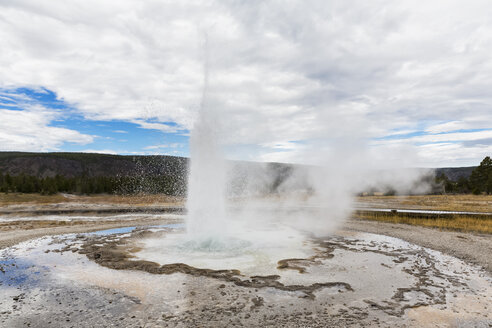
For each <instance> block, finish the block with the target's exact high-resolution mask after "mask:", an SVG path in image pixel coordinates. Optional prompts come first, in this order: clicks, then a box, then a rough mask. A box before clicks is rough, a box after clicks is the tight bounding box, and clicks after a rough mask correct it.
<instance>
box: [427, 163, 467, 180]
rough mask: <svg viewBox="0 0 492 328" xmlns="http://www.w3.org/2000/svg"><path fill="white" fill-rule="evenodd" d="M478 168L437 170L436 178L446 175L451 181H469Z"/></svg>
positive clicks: (445, 168) (444, 168)
mask: <svg viewBox="0 0 492 328" xmlns="http://www.w3.org/2000/svg"><path fill="white" fill-rule="evenodd" d="M475 168H476V166H466V167H443V168H437V169H435V172H436V176H439V175H441V174H442V173H444V174H445V175H446V176H447V177H448V179H449V180H451V181H455V182H456V181H458V180H459V179H460V178H466V179H468V178H469V177H470V175H471V173H472V171H473V170H474V169H475Z"/></svg>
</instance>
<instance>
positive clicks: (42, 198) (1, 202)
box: [0, 193, 184, 206]
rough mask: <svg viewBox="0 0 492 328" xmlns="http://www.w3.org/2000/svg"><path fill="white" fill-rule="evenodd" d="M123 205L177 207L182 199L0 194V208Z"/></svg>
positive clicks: (128, 196) (161, 196)
mask: <svg viewBox="0 0 492 328" xmlns="http://www.w3.org/2000/svg"><path fill="white" fill-rule="evenodd" d="M60 203H83V204H109V205H110V204H119V205H121V204H125V205H136V206H138V205H142V206H143V205H169V204H172V205H179V204H183V203H184V200H183V198H179V197H171V196H166V195H90V196H85V195H70V194H56V195H40V194H21V193H9V194H5V193H0V206H6V205H21V204H39V205H46V204H60Z"/></svg>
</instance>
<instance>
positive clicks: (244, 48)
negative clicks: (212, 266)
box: [0, 0, 492, 167]
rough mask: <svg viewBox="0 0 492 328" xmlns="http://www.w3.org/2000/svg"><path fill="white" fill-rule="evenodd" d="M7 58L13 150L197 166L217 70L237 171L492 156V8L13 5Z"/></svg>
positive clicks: (7, 136) (455, 4)
mask: <svg viewBox="0 0 492 328" xmlns="http://www.w3.org/2000/svg"><path fill="white" fill-rule="evenodd" d="M0 49H1V51H0V150H4V151H11V150H15V151H43V152H45V151H89V152H106V153H119V154H171V155H183V156H187V155H189V147H188V140H189V135H190V131H191V129H192V127H193V123H194V121H195V119H196V118H197V113H198V111H199V109H200V106H201V105H200V104H201V100H202V93H203V85H204V66H207V68H208V72H209V89H208V92H209V97H210V99H212V101H211V102H210V104H212V105H213V106H214V108H215V109H216V110H217V112H218V113H219V114H220V115H218V116H217V118H218V119H217V120H216V124H217V127H216V128H217V131H219V132H218V133H220V139H221V141H222V143H223V144H224V147H225V150H226V153H227V156H228V157H229V158H240V159H246V160H257V161H287V162H305V163H314V162H316V161H317V160H318V159H319V158H318V157H319V156H320V155H319V154H326V153H329V152H330V151H332V150H333V149H337V148H344V149H349V150H351V151H354V152H356V151H363V152H365V153H371V154H374V156H375V157H376V158H379V159H382V160H383V161H384V160H385V159H388V160H403V158H405V159H404V160H405V161H408V162H407V163H409V165H415V166H424V167H439V166H466V165H477V164H478V163H479V162H480V160H481V159H483V157H485V156H487V155H492V3H491V2H490V0H483V1H478V0H477V1H475V0H469V1H466V2H463V1H461V0H460V1H454V0H446V1H437V0H434V1H427V2H416V1H391V0H388V1H383V0H375V1H348V0H343V1H342V0H340V1H329V0H320V1H301V0H300V1H239V0H236V1H234V0H231V1H162V0H159V1H152V0H149V1H126V0H114V1H109V0H106V1H99V0H97V1H96V0H80V1H61V0H59V1H58V0H50V1H36V0H32V1H29V0H0ZM207 58H208V59H207ZM205 63H207V64H206V65H205Z"/></svg>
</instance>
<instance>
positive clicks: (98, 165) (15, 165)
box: [0, 152, 188, 178]
mask: <svg viewBox="0 0 492 328" xmlns="http://www.w3.org/2000/svg"><path fill="white" fill-rule="evenodd" d="M187 168H188V159H187V158H183V157H174V156H124V155H108V154H88V153H24V152H0V173H2V174H4V175H5V174H9V175H11V176H17V175H21V174H24V175H28V176H35V177H37V178H48V177H55V176H56V175H60V176H63V177H66V178H74V177H80V176H85V177H89V178H92V177H102V176H104V177H120V176H141V175H144V176H149V175H152V176H157V175H173V176H182V175H185V174H186V172H187Z"/></svg>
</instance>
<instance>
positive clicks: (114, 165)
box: [0, 151, 475, 181]
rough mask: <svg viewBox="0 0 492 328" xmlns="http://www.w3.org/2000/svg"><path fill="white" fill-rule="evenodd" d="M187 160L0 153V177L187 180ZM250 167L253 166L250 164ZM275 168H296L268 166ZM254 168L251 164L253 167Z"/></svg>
mask: <svg viewBox="0 0 492 328" xmlns="http://www.w3.org/2000/svg"><path fill="white" fill-rule="evenodd" d="M188 162H189V159H188V158H186V157H177V156H168V155H111V154H99V153H62V152H60V153H58V152H52V153H32V152H1V151H0V173H2V174H10V175H20V174H25V175H30V176H36V177H39V178H46V177H54V176H56V175H61V176H64V177H69V178H70V177H77V176H87V177H97V176H107V177H115V176H135V175H145V176H149V175H150V176H157V175H172V176H186V174H187V172H188ZM250 164H252V163H250ZM270 164H271V165H273V166H275V167H277V169H278V167H283V168H284V170H285V169H287V168H288V167H294V166H297V165H290V164H281V163H270ZM253 165H254V164H253ZM474 168H475V166H469V167H445V168H436V169H435V173H436V176H438V175H440V174H441V173H444V174H446V176H447V177H448V178H449V179H450V180H451V181H457V180H458V179H459V178H461V177H464V178H468V177H469V176H470V175H471V172H472V171H473V169H474Z"/></svg>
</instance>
